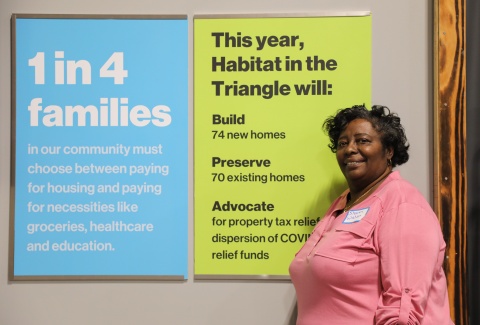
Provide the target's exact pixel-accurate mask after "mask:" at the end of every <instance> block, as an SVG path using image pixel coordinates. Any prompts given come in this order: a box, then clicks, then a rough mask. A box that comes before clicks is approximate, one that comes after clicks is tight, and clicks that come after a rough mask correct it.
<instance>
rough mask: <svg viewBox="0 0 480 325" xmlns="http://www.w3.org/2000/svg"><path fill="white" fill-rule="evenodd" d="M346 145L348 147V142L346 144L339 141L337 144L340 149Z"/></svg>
mask: <svg viewBox="0 0 480 325" xmlns="http://www.w3.org/2000/svg"><path fill="white" fill-rule="evenodd" d="M346 145H347V142H345V141H339V142H338V143H337V147H338V148H343V147H345V146H346Z"/></svg>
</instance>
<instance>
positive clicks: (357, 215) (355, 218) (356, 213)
mask: <svg viewBox="0 0 480 325" xmlns="http://www.w3.org/2000/svg"><path fill="white" fill-rule="evenodd" d="M369 209H370V208H365V209H360V210H350V211H348V213H347V216H346V217H345V219H344V220H343V222H342V223H355V222H359V221H360V220H362V219H363V217H365V216H366V215H367V212H368V210H369Z"/></svg>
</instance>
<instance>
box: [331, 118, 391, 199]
mask: <svg viewBox="0 0 480 325" xmlns="http://www.w3.org/2000/svg"><path fill="white" fill-rule="evenodd" d="M392 156H393V150H392V149H391V148H384V147H383V144H382V141H381V137H380V134H379V133H378V132H377V131H376V130H375V129H374V128H373V126H372V124H371V123H370V122H369V121H367V120H364V119H356V120H353V121H351V122H350V123H348V124H347V126H346V127H345V129H344V130H343V131H342V133H340V137H339V138H338V144H337V161H338V165H339V166H340V169H341V170H342V173H343V175H344V176H345V178H346V180H347V182H348V185H349V186H350V189H352V187H353V188H355V189H356V190H362V189H363V188H365V187H366V186H368V185H369V184H371V183H372V182H373V181H375V180H376V179H377V178H378V177H380V176H381V175H382V174H383V173H384V172H385V169H386V168H387V167H388V164H387V161H388V159H391V158H392Z"/></svg>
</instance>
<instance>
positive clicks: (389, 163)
mask: <svg viewBox="0 0 480 325" xmlns="http://www.w3.org/2000/svg"><path fill="white" fill-rule="evenodd" d="M387 166H392V159H390V158H389V159H387Z"/></svg>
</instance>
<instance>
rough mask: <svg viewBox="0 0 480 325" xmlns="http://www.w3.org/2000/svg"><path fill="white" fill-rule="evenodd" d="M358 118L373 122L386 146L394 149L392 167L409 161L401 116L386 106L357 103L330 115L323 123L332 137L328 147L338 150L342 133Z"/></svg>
mask: <svg viewBox="0 0 480 325" xmlns="http://www.w3.org/2000/svg"><path fill="white" fill-rule="evenodd" d="M356 119H364V120H367V121H369V122H370V123H372V126H373V128H374V129H375V130H376V131H377V132H378V133H379V134H380V136H381V141H382V144H383V147H384V148H392V149H393V157H392V167H395V166H398V165H401V164H404V163H406V162H407V161H408V158H409V156H408V148H409V147H410V145H409V144H408V140H407V137H406V135H405V130H404V128H403V126H402V125H401V124H400V117H398V115H397V114H395V113H392V112H390V109H389V108H388V107H386V106H381V105H374V106H372V109H371V110H368V109H367V108H366V107H365V105H355V106H352V107H348V108H344V109H340V110H338V111H337V113H336V114H335V115H332V116H330V117H328V118H327V119H326V120H325V122H324V123H323V129H324V130H325V132H326V133H327V134H328V136H329V138H330V144H329V145H328V147H329V148H330V150H332V152H337V143H338V138H339V137H340V133H341V132H342V131H343V130H344V129H345V127H346V126H347V124H348V123H350V122H351V121H353V120H356Z"/></svg>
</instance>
